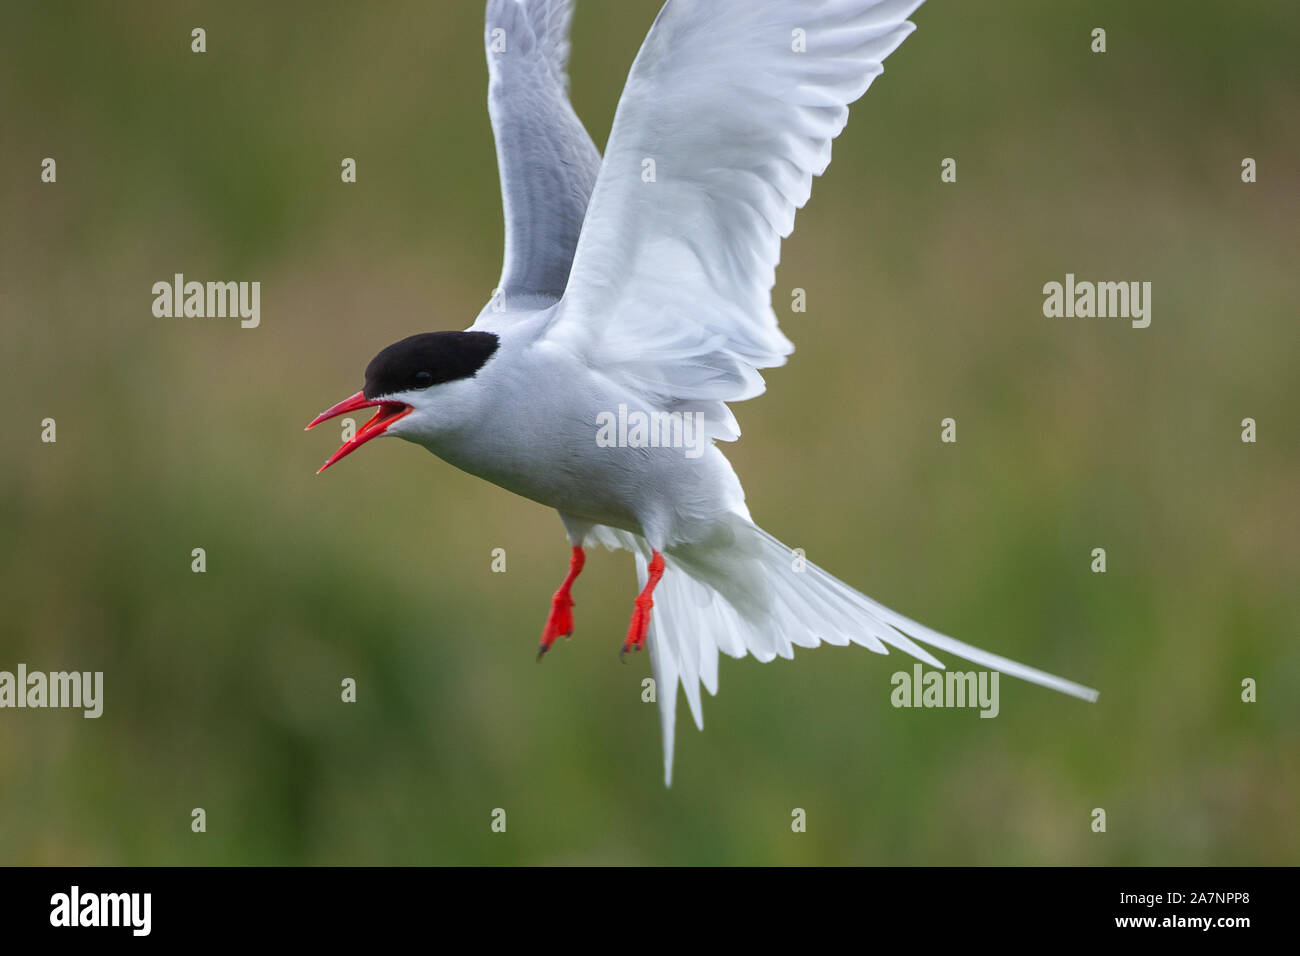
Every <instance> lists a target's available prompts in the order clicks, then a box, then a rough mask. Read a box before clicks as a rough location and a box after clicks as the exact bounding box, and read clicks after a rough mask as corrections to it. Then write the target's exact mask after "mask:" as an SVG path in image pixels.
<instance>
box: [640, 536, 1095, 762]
mask: <svg viewBox="0 0 1300 956" xmlns="http://www.w3.org/2000/svg"><path fill="white" fill-rule="evenodd" d="M665 559H666V561H667V571H666V573H665V574H664V577H663V581H662V582H661V583H660V584H659V586H658V589H657V590H656V591H655V605H654V612H653V614H652V616H651V622H650V635H649V642H648V647H649V650H650V663H651V667H652V669H653V672H654V677H655V686H656V695H657V700H658V703H659V719H660V724H661V728H662V730H663V742H664V782H665V784H667V785H669V786H671V785H672V771H673V729H674V724H675V721H676V711H677V683H678V681H680V682H681V685H682V689H683V690H684V691H685V692H686V701H687V704H688V705H689V706H690V709H691V714H692V716H693V717H694V718H695V723H696V725H697V726H698V727H700V728H701V729H703V727H704V713H703V710H702V708H701V702H700V686H701V685H703V686H704V688H705V689H706V690H708V692H709V693H710V694H716V693H717V692H718V652H719V651H721V652H722V653H724V654H727V655H729V656H731V657H744V656H745V655H746V654H753V655H754V656H755V657H756V658H758V659H759V660H760V661H770V660H772V659H773V658H775V657H778V656H780V657H786V658H790V657H793V656H794V648H796V647H816V646H817V645H818V644H820V643H822V642H823V641H825V642H826V643H827V644H834V645H838V646H843V645H846V644H859V645H861V646H863V647H865V648H867V649H868V650H871V651H875V652H876V653H878V654H888V653H889V648H891V647H892V648H896V649H898V650H900V651H904V652H906V653H908V654H910V655H912V656H913V657H915V658H917V659H919V660H922V661H924V662H925V663H927V664H929V665H931V666H932V667H937V668H943V667H944V665H943V663H942V662H941V661H940V660H938V658H936V657H935V656H934V655H933V654H931V653H930V651H929V650H928V649H927V647H929V648H933V649H935V650H938V651H944V652H947V653H949V654H952V655H955V656H956V657H960V658H963V659H964V660H967V661H970V662H972V663H974V664H978V665H980V666H981V667H985V668H988V669H989V670H995V671H998V672H1000V673H1002V674H1006V675H1008V676H1011V677H1019V678H1020V679H1021V680H1026V681H1029V682H1030V683H1033V684H1041V685H1042V686H1043V687H1050V688H1051V689H1052V690H1057V691H1060V692H1061V693H1063V694H1069V695H1071V696H1073V697H1079V698H1082V699H1083V700H1087V701H1095V700H1096V699H1097V691H1095V690H1093V689H1092V688H1090V687H1084V686H1083V685H1082V684H1076V683H1074V682H1073V681H1068V680H1065V679H1064V678H1061V677H1057V676H1055V675H1053V674H1048V673H1047V672H1045V671H1040V670H1038V669H1037V668H1035V667H1029V666H1028V665H1026V664H1021V663H1018V662H1016V661H1013V660H1010V659H1008V658H1006V657H1002V656H1001V655H999V654H992V653H990V652H988V651H985V650H981V649H980V648H978V647H973V646H972V645H970V644H966V643H964V642H962V641H958V640H956V639H954V638H951V637H948V636H947V635H946V634H940V633H939V632H938V631H934V630H931V629H930V628H928V627H926V626H925V625H924V624H919V623H917V622H916V621H913V620H911V619H910V618H907V617H904V616H903V615H901V614H899V613H898V612H896V611H891V610H890V609H889V608H887V607H885V606H884V605H883V604H880V603H879V602H877V601H873V600H872V599H871V598H869V597H867V596H866V595H865V594H861V593H859V592H858V591H855V590H854V589H853V588H851V587H849V586H848V585H847V584H845V583H844V582H843V581H840V580H839V579H838V578H835V577H833V576H832V575H830V574H829V573H827V572H826V571H823V570H822V569H821V568H819V567H817V565H815V564H812V563H811V562H809V561H806V560H804V559H803V558H802V557H801V556H800V555H798V554H796V553H795V552H794V551H792V550H791V549H790V548H787V547H786V546H785V545H783V544H782V543H781V542H780V541H778V540H777V539H776V538H774V537H772V536H771V535H770V534H768V533H767V532H766V531H764V530H763V529H762V528H759V527H758V526H757V525H755V524H753V523H751V522H749V521H747V520H744V519H742V518H740V517H738V516H737V518H736V519H735V521H734V522H731V523H730V524H729V525H728V527H727V528H726V531H725V533H723V534H720V535H718V536H715V537H713V538H711V539H710V540H709V542H707V543H706V544H701V545H697V546H692V547H689V548H678V549H673V550H670V551H669V552H668V553H666V554H665ZM636 564H637V576H638V578H639V579H640V582H641V585H642V586H643V587H644V585H645V582H646V575H647V566H646V556H645V555H644V554H643V553H642V552H641V551H640V550H639V549H638V550H637V551H636ZM921 645H926V647H923V646H921Z"/></svg>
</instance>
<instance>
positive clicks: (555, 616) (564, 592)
mask: <svg viewBox="0 0 1300 956" xmlns="http://www.w3.org/2000/svg"><path fill="white" fill-rule="evenodd" d="M586 562H587V556H586V554H584V553H583V550H582V546H581V545H576V544H575V545H574V546H573V554H572V556H571V557H570V558H569V573H568V575H567V576H566V577H565V579H564V583H563V584H561V585H560V589H559V590H558V591H556V592H555V596H554V597H552V598H551V614H550V616H549V617H548V618H547V619H546V627H545V628H543V630H542V643H541V645H540V646H539V647H538V649H537V659H538V660H539V661H540V660H541V659H542V655H543V654H545V653H546V652H547V651H549V650H550V649H551V645H552V644H554V643H555V639H556V638H557V637H568V636H569V635H570V634H572V633H573V598H572V597H571V596H570V595H569V589H570V588H571V587H573V582H574V581H576V580H577V579H578V575H579V574H581V573H582V566H583V565H584V564H586Z"/></svg>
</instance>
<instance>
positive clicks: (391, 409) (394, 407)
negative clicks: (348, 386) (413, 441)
mask: <svg viewBox="0 0 1300 956" xmlns="http://www.w3.org/2000/svg"><path fill="white" fill-rule="evenodd" d="M361 408H378V409H379V411H377V412H375V415H374V417H373V418H371V419H370V421H368V422H366V423H365V424H364V425H362V426H361V427H360V428H358V429H357V433H356V434H355V435H354V436H353V437H352V440H351V441H349V442H346V443H344V445H343V447H342V448H340V449H339V450H338V451H336V452H335V453H334V454H332V455H330V459H329V461H327V462H325V464H323V465H321V466H320V471H317V472H316V474H318V475H319V474H320V473H321V472H322V471H324V470H325V469H326V468H328V467H329V466H330V465H332V464H334V462H336V461H338V460H339V459H340V458H346V457H347V456H348V455H350V454H352V453H353V452H354V451H356V450H357V449H358V448H360V447H361V446H362V445H364V444H365V443H366V442H368V441H370V439H372V438H378V437H379V436H380V435H382V434H383V433H384V432H386V431H388V427H389V426H390V425H392V424H393V422H395V421H397V420H398V419H399V418H404V417H405V416H407V415H409V414H411V412H413V411H415V409H413V408H412V407H411V406H410V405H407V404H406V403H405V402H384V401H378V400H376V399H371V398H366V393H365V392H357V393H356V394H355V395H353V396H352V397H351V398H345V399H343V401H341V402H339V403H338V404H337V405H335V406H334V407H333V408H327V409H325V411H323V412H321V413H320V414H319V415H317V416H316V417H315V418H313V419H312V422H311V424H310V425H308V426H307V429H306V430H307V431H311V430H312V429H313V428H315V427H316V426H317V425H319V424H320V423H321V422H327V421H329V420H330V419H331V418H338V417H339V416H340V415H345V414H347V413H348V412H355V411H357V410H358V409H361Z"/></svg>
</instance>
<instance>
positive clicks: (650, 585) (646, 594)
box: [618, 551, 664, 658]
mask: <svg viewBox="0 0 1300 956" xmlns="http://www.w3.org/2000/svg"><path fill="white" fill-rule="evenodd" d="M663 576H664V557H663V555H662V554H660V553H659V552H658V551H655V552H654V553H653V555H652V556H651V558H650V578H649V580H647V581H646V584H645V587H644V588H642V589H641V593H640V594H638V595H637V596H636V601H634V602H633V605H634V606H633V609H632V623H631V624H629V625H628V628H627V640H625V641H624V642H623V649H622V650H621V651H619V652H618V656H619V657H620V658H622V657H623V655H624V654H626V653H627V652H628V651H639V650H641V648H643V647H645V639H646V634H647V633H648V632H649V630H650V609H651V608H652V607H654V606H655V602H654V599H653V597H652V595H653V594H654V590H655V585H656V584H658V583H659V579H660V578H662V577H663Z"/></svg>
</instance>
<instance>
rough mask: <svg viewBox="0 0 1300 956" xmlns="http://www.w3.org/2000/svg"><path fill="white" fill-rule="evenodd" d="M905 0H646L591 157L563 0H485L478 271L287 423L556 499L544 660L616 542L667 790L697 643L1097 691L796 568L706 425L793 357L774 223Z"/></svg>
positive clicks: (782, 226) (808, 173)
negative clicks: (491, 237) (785, 328)
mask: <svg viewBox="0 0 1300 956" xmlns="http://www.w3.org/2000/svg"><path fill="white" fill-rule="evenodd" d="M920 3H921V0H668V2H667V3H666V4H665V5H664V7H663V9H662V10H661V11H660V13H659V16H658V18H657V19H656V20H655V22H654V25H653V26H652V27H651V29H650V32H649V34H648V35H647V37H646V39H645V42H644V43H643V44H642V47H641V51H640V53H639V54H638V55H637V58H636V62H635V63H634V64H633V66H632V71H631V73H630V75H629V76H628V79H627V84H626V86H625V87H624V90H623V95H622V99H621V100H620V101H619V105H618V112H617V114H616V116H615V120H614V126H613V130H612V132H611V133H610V138H609V144H608V147H607V149H606V152H605V156H604V159H603V160H602V159H601V156H600V153H599V152H598V151H597V149H596V147H595V146H594V145H593V144H592V141H591V138H590V137H589V136H588V135H587V132H586V130H585V129H584V128H583V126H582V123H581V122H580V121H579V119H578V117H577V115H576V114H575V113H574V111H573V108H572V106H571V105H570V103H569V98H568V93H567V88H568V78H567V72H566V71H567V61H568V53H569V41H568V34H569V24H570V21H571V18H572V13H573V4H572V0H489V2H488V4H487V25H486V34H485V39H486V45H487V59H488V68H489V73H490V84H489V98H488V106H489V111H490V113H491V118H492V128H493V131H494V134H495V138H496V145H497V158H498V164H499V169H500V175H501V187H502V194H503V201H504V209H505V227H506V228H505V264H504V266H503V268H502V272H501V279H500V283H499V288H498V290H497V292H496V293H495V294H494V296H493V299H492V301H491V302H489V303H488V305H487V306H486V307H485V308H484V309H483V311H482V313H481V314H480V315H479V316H478V318H477V320H476V321H475V322H474V324H473V325H472V326H471V327H470V329H469V330H468V331H464V332H435V333H425V334H421V335H415V336H412V337H411V338H408V339H404V340H403V341H401V342H398V343H396V344H395V345H391V346H389V347H388V348H386V349H384V350H383V351H382V352H380V353H379V355H377V356H376V357H375V359H374V360H373V361H372V362H371V363H370V365H369V366H368V367H367V369H366V376H365V387H364V388H363V389H362V390H361V391H360V392H358V393H357V394H355V395H353V396H352V397H351V398H348V399H345V400H344V401H342V402H340V403H339V404H337V405H335V406H334V407H332V408H330V409H328V410H327V411H325V412H323V413H322V414H321V415H320V416H318V417H317V418H316V419H315V421H313V422H312V424H311V425H309V426H308V428H311V427H313V426H315V425H317V424H319V423H320V422H323V421H326V420H328V419H331V418H334V417H336V416H338V415H342V414H344V413H346V412H351V411H354V410H357V409H360V408H368V407H375V408H377V409H378V411H377V412H376V414H375V416H374V417H373V418H372V419H371V420H370V421H369V422H368V423H367V424H365V425H364V426H363V427H362V428H361V429H360V430H359V431H358V432H357V434H356V436H355V437H354V438H353V439H352V440H350V441H349V442H347V443H346V444H345V445H344V446H343V447H342V448H340V449H339V450H338V451H337V452H335V454H334V455H333V456H332V457H331V458H330V459H329V461H327V462H326V463H325V465H324V466H323V467H322V469H321V470H322V471H323V470H324V469H325V468H327V467H329V466H330V465H331V464H333V463H334V462H336V461H338V460H339V459H340V458H342V457H343V456H344V455H347V454H350V453H351V452H352V451H355V450H356V449H357V448H359V447H360V446H361V445H363V444H365V443H366V442H368V441H370V440H371V439H373V438H376V437H379V436H380V435H388V436H396V437H399V438H405V439H406V440H408V441H412V442H415V443H417V444H420V445H423V446H424V447H425V448H427V449H429V450H430V451H432V452H433V453H434V454H436V455H438V456H439V457H440V458H442V459H444V460H445V461H447V462H450V463H451V464H453V465H455V466H457V467H459V468H461V469H463V470H465V471H467V472H469V473H471V474H474V475H477V476H479V477H482V478H485V479H487V480H488V481H491V482H493V483H495V484H497V485H500V486H501V487H503V488H506V489H509V490H510V491H513V492H515V493H517V494H520V495H523V496H524V497H526V498H530V499H532V500H534V501H537V502H540V503H541V504H543V505H547V506H549V507H552V508H555V509H556V510H557V511H559V514H560V519H561V520H562V521H563V523H564V528H565V531H566V532H567V534H568V538H569V542H570V544H571V545H572V552H571V554H572V556H571V560H570V567H569V573H568V576H567V577H566V578H565V580H564V583H563V584H562V585H561V587H560V589H559V590H558V591H557V592H556V593H555V595H554V597H553V598H552V602H551V613H550V616H549V618H548V620H547V623H546V626H545V629H544V630H543V633H542V640H541V649H540V651H539V658H540V656H541V654H542V653H545V651H546V650H547V649H548V648H549V647H550V646H551V643H552V642H553V641H554V640H555V639H556V638H557V637H560V636H565V637H567V636H568V635H570V634H571V633H572V632H573V614H572V607H573V600H572V597H571V595H570V589H571V587H572V585H573V583H574V580H575V579H576V578H577V576H578V574H579V573H580V572H581V570H582V566H583V563H584V560H585V551H584V549H585V548H586V547H588V546H589V545H592V544H595V543H598V544H602V545H604V546H605V547H607V548H611V549H613V548H625V549H627V550H629V551H631V552H632V553H633V554H634V555H635V557H636V567H637V577H638V579H639V582H640V587H641V591H640V594H639V595H638V596H637V598H636V601H635V604H634V610H633V615H632V622H631V625H630V627H629V629H628V635H627V640H626V641H625V642H624V645H623V650H624V651H627V650H631V649H636V650H640V648H641V647H642V646H643V645H645V646H648V647H649V651H650V662H651V668H652V671H653V674H654V677H655V681H656V685H657V687H658V689H659V693H658V695H657V696H658V702H659V711H660V720H661V727H662V732H663V744H664V780H665V783H666V784H668V785H671V782H672V763H673V732H674V722H675V713H676V706H677V684H678V683H679V682H680V684H681V686H682V689H683V691H684V692H685V695H686V701H687V704H688V705H689V707H690V710H691V714H692V716H693V717H694V718H695V723H696V724H697V725H698V726H699V727H700V728H701V729H702V728H703V713H702V710H701V694H700V687H701V686H703V687H704V688H705V689H707V690H708V692H709V693H710V694H716V693H717V689H718V652H719V651H721V652H722V653H724V654H727V655H729V656H731V657H743V656H745V655H746V654H752V655H753V656H754V657H756V658H758V660H760V661H770V660H772V659H773V658H775V657H777V656H780V657H786V658H789V657H792V656H793V655H794V648H796V647H816V646H817V645H818V644H820V643H821V642H823V641H825V642H826V643H828V644H836V645H845V644H850V643H852V644H858V645H861V646H863V647H866V648H867V649H869V650H872V651H876V652H877V653H880V654H885V653H888V649H889V648H891V647H892V648H896V649H898V650H901V651H904V652H906V653H908V654H910V655H912V656H913V657H916V658H918V659H920V660H921V661H924V662H926V663H927V664H930V665H931V666H933V667H938V668H942V667H943V666H944V665H943V664H942V663H941V662H940V661H939V660H938V659H937V658H936V657H935V656H934V655H933V654H932V653H931V651H930V650H929V649H927V647H928V648H932V649H934V650H937V651H941V652H946V653H948V654H953V655H956V656H957V657H960V658H964V659H966V660H968V661H971V662H974V663H975V664H977V665H980V666H983V667H986V668H990V669H993V670H997V671H1000V672H1002V673H1004V674H1008V675H1012V676H1015V677H1019V678H1022V679H1024V680H1027V681H1031V682H1033V683H1036V684H1041V685H1043V686H1045V687H1049V688H1052V689H1055V690H1058V691H1061V692H1063V693H1066V694H1071V695H1074V696H1076V697H1080V698H1083V699H1086V700H1095V699H1096V697H1097V692H1096V691H1094V690H1091V689H1090V688H1087V687H1083V686H1081V685H1079V684H1076V683H1073V682H1072V681H1068V680H1064V679H1062V678H1060V677H1055V676H1053V675H1051V674H1047V673H1044V672H1043V671H1040V670H1037V669H1035V668H1032V667H1028V666H1026V665H1024V664H1019V663H1017V662H1015V661H1011V660H1008V659H1007V658H1004V657H1000V656H998V655H997V654H991V653H989V652H987V651H983V650H980V649H979V648H977V647H972V646H971V645H969V644H965V643H962V642H961V641H957V640H954V639H953V638H951V637H947V636H945V635H943V634H939V633H937V632H936V631H933V630H931V629H930V628H928V627H925V626H924V625H922V624H918V623H917V622H915V621H913V620H910V619H908V618H906V617H904V616H903V615H901V614H899V613H897V612H895V611H892V610H890V609H889V608H887V607H884V606H883V605H881V604H879V603H877V602H876V601H873V600H872V599H871V598H869V597H866V596H865V595H863V594H860V593H858V592H857V591H855V590H854V589H853V588H851V587H849V586H848V585H847V584H845V583H843V582H842V581H839V580H837V579H836V578H834V577H832V576H831V575H830V574H828V573H827V572H825V571H823V570H822V569H821V568H819V567H817V566H816V565H813V564H811V563H808V564H804V563H803V562H802V561H800V560H799V559H798V558H796V556H795V555H794V553H793V552H792V551H791V550H790V549H789V548H787V547H786V546H785V545H783V544H781V543H780V542H779V541H777V540H776V539H775V538H773V537H772V536H771V535H769V534H768V533H767V532H765V531H763V530H762V529H761V528H760V527H759V526H758V525H757V524H755V523H754V521H753V520H752V519H751V517H750V513H749V509H748V508H747V507H746V504H745V494H744V491H743V490H742V489H741V486H740V481H739V480H738V479H737V477H736V474H735V472H734V471H733V470H732V468H731V465H730V463H729V462H728V461H727V459H726V458H725V457H724V456H723V454H722V451H721V450H720V449H719V448H718V446H717V444H716V443H717V442H724V441H733V440H735V439H736V438H738V437H739V435H740V429H739V428H738V426H737V424H736V419H735V417H734V416H733V415H732V413H731V411H730V410H729V409H728V407H727V404H726V403H728V402H739V401H743V400H744V399H748V398H753V397H754V396H755V395H758V394H759V393H760V392H762V391H763V389H764V383H763V379H762V378H761V377H760V375H759V373H758V370H759V369H764V368H771V367H774V366H778V365H781V364H783V363H784V362H785V360H786V356H787V355H788V354H789V353H790V352H791V351H792V350H793V346H792V345H791V344H790V342H789V340H788V339H786V337H785V336H784V335H783V334H782V333H781V330H780V329H779V328H778V327H777V320H776V314H775V313H774V312H773V310H772V305H771V291H772V286H773V284H774V281H775V268H776V265H777V261H778V259H779V256H780V245H781V239H782V238H783V237H785V236H788V235H789V234H790V233H791V231H792V230H793V228H794V218H795V211H796V210H798V209H800V208H802V206H803V205H804V203H806V202H807V201H808V197H809V194H810V192H811V189H812V180H813V177H815V176H819V175H821V174H822V173H823V172H824V171H825V170H826V167H827V165H828V164H829V163H830V158H831V141H832V140H834V139H835V137H836V136H838V135H839V133H840V131H841V130H843V129H844V126H845V123H846V122H847V120H848V114H849V104H850V103H853V102H854V101H855V100H857V99H858V97H860V96H861V95H862V94H863V93H864V92H865V91H866V89H867V87H868V86H869V85H870V84H871V81H872V80H873V79H875V78H876V77H877V76H879V75H880V73H881V71H882V69H883V68H882V66H881V61H882V60H884V59H885V57H886V56H888V55H889V54H890V53H891V52H893V51H894V49H896V48H897V47H898V45H899V44H900V43H902V42H903V40H904V39H905V38H906V37H907V36H908V35H909V34H910V33H911V32H912V30H913V29H914V27H913V25H912V24H911V23H909V22H908V21H907V17H908V16H909V15H910V14H911V13H912V12H913V11H914V10H915V9H916V8H917V7H918V6H920ZM615 423H616V424H615ZM638 425H640V426H641V427H640V428H639V429H638V427H637V426H638ZM696 428H698V429H699V430H700V433H699V435H698V436H696V435H695V434H694V430H695V429H696ZM652 607H653V609H654V610H653V613H652V612H651V608H652ZM922 645H926V646H922Z"/></svg>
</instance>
